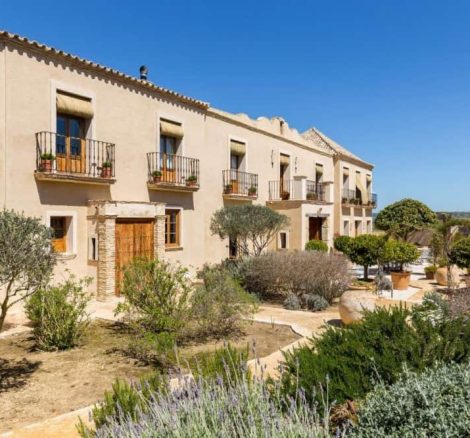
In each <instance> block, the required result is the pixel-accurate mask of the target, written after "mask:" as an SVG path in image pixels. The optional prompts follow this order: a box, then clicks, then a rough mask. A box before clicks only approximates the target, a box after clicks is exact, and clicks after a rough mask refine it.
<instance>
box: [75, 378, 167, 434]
mask: <svg viewBox="0 0 470 438" xmlns="http://www.w3.org/2000/svg"><path fill="white" fill-rule="evenodd" d="M167 391H168V379H167V378H166V377H164V376H162V375H161V374H159V373H154V374H152V375H150V376H145V377H142V378H141V379H140V380H139V382H138V383H136V384H132V383H129V382H128V381H126V380H121V379H116V380H115V382H114V383H113V385H112V388H111V391H105V393H104V399H103V401H101V402H99V403H97V404H96V405H95V406H94V407H93V409H92V411H91V419H92V421H93V423H94V426H95V428H97V429H98V428H101V427H104V426H107V425H108V424H110V423H111V422H116V421H117V422H118V423H121V422H122V421H124V420H125V419H128V420H131V419H132V420H135V419H136V417H137V414H138V413H145V412H147V410H148V403H149V401H150V399H151V397H152V396H153V394H154V393H156V392H158V393H166V392H167ZM77 429H78V431H79V433H80V435H81V436H82V437H84V438H88V437H92V436H94V435H95V433H94V431H93V430H92V429H90V428H88V427H87V426H86V425H85V424H84V423H83V422H82V421H81V420H80V423H79V425H78V426H77Z"/></svg>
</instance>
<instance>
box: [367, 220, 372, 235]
mask: <svg viewBox="0 0 470 438" xmlns="http://www.w3.org/2000/svg"><path fill="white" fill-rule="evenodd" d="M367 232H368V233H369V234H370V233H372V222H371V221H367Z"/></svg>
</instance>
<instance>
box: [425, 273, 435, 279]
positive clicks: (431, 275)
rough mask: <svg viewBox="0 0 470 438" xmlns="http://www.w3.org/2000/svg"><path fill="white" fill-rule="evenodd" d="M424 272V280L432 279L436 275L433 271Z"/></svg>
mask: <svg viewBox="0 0 470 438" xmlns="http://www.w3.org/2000/svg"><path fill="white" fill-rule="evenodd" d="M425 274H426V280H434V276H435V275H436V273H435V272H428V271H427V272H425Z"/></svg>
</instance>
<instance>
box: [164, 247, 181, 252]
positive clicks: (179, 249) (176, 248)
mask: <svg viewBox="0 0 470 438" xmlns="http://www.w3.org/2000/svg"><path fill="white" fill-rule="evenodd" d="M182 250H183V247H182V246H167V247H165V251H182Z"/></svg>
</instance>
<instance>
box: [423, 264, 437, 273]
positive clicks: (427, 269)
mask: <svg viewBox="0 0 470 438" xmlns="http://www.w3.org/2000/svg"><path fill="white" fill-rule="evenodd" d="M424 272H425V273H426V274H435V273H436V272H437V266H436V265H429V266H425V267H424Z"/></svg>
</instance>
